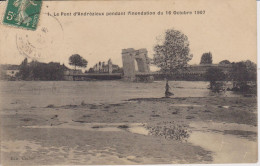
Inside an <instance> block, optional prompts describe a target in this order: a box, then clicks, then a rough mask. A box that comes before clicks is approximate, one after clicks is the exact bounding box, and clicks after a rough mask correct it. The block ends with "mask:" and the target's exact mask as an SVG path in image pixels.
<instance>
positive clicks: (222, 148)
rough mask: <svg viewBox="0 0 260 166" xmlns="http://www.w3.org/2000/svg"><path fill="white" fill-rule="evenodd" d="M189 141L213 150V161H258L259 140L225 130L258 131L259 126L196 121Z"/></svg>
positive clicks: (192, 125)
mask: <svg viewBox="0 0 260 166" xmlns="http://www.w3.org/2000/svg"><path fill="white" fill-rule="evenodd" d="M190 126H191V127H192V128H193V131H192V134H191V135H190V137H189V139H188V142H190V143H192V144H194V145H197V146H200V147H202V148H204V149H205V150H209V151H212V152H213V163H254V162H257V141H252V140H249V139H247V138H243V137H240V136H239V135H232V134H224V133H223V131H233V130H235V131H241V132H242V131H251V132H257V127H254V126H250V125H244V124H236V123H216V122H194V123H192V124H190Z"/></svg>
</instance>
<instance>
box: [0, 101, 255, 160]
mask: <svg viewBox="0 0 260 166" xmlns="http://www.w3.org/2000/svg"><path fill="white" fill-rule="evenodd" d="M212 99H213V100H212ZM256 99H257V98H255V97H248V98H245V97H242V98H239V97H219V98H217V97H197V98H196V97H190V98H156V99H151V98H149V99H148V98H143V99H131V100H129V101H124V102H121V103H117V104H84V103H82V104H80V105H63V106H55V105H52V106H45V107H32V108H24V109H20V110H12V109H6V110H3V111H1V113H2V116H1V117H2V132H4V133H6V134H5V135H4V136H3V140H2V142H3V145H5V147H4V148H3V152H2V155H3V158H2V162H3V163H6V164H18V165H19V164H20V163H21V164H26V165H30V164H32V163H36V162H37V163H40V164H54V163H55V164H171V163H178V164H180V163H186V164H188V163H219V161H221V159H220V158H221V156H219V155H218V154H219V153H217V151H215V150H216V149H214V148H215V147H211V146H209V145H208V144H206V145H204V144H201V143H203V142H205V141H201V138H203V137H201V136H202V135H203V133H208V134H207V135H209V136H211V135H212V139H213V138H216V139H217V138H221V137H223V138H229V140H236V141H237V142H239V143H240V144H241V145H242V144H245V142H246V145H249V147H252V148H251V149H247V150H248V153H250V154H251V155H250V157H247V158H245V159H244V160H243V161H245V162H256V161H257V153H256V152H255V148H254V147H255V144H256V142H255V141H256V140H257V114H256V113H257V109H256V108H257V105H256V104H257V101H256ZM147 133H148V134H147ZM185 133H186V134H185ZM179 138H181V139H180V140H179ZM21 141H22V142H21ZM208 141H210V140H208ZM212 141H214V139H213V140H212ZM216 141H217V140H216ZM23 144H25V145H26V146H27V147H29V149H28V148H26V147H25V151H23V152H19V151H18V152H15V149H13V150H11V149H10V146H11V145H12V146H17V147H20V146H21V147H22V146H24V145H23ZM86 144H87V145H86ZM210 144H212V143H210ZM226 146H227V147H228V146H230V147H233V146H234V145H233V144H232V142H231V143H229V144H228V145H226ZM21 147H20V148H21ZM64 148H65V150H64ZM66 148H67V149H69V150H66ZM129 148H130V149H129ZM8 149H9V151H8ZM33 149H34V150H33ZM175 149H178V151H176V150H175ZM10 150H11V151H10ZM241 150H242V149H241ZM241 150H240V151H241ZM256 150H257V146H256ZM70 153H72V154H73V156H74V157H73V156H71V157H69V155H70ZM222 153H223V154H224V153H225V154H227V155H229V152H228V150H227V152H225V151H222V152H221V154H222ZM53 155H55V156H57V158H59V160H58V159H55V158H53V157H52V156H53ZM237 155H238V156H236V157H237V158H236V160H237V161H240V159H239V158H240V157H241V156H239V155H241V154H237ZM29 156H32V157H31V158H29ZM83 156H85V157H83ZM86 156H88V157H86ZM13 158H17V160H12V159H13ZM23 158H25V159H26V158H29V159H28V160H24V159H23ZM241 158H242V157H241ZM76 159H78V161H76ZM79 159H82V161H80V160H79ZM85 159H86V160H85ZM109 159H112V160H109ZM238 159H239V160H238ZM231 160H232V159H231ZM61 161H63V162H61ZM56 162H58V163H56ZM59 162H60V163H59ZM226 162H227V163H230V162H236V161H235V160H233V161H229V160H228V161H226Z"/></svg>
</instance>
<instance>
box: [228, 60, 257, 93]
mask: <svg viewBox="0 0 260 166" xmlns="http://www.w3.org/2000/svg"><path fill="white" fill-rule="evenodd" d="M256 72H257V66H256V64H255V63H253V62H251V61H249V60H247V61H241V62H237V63H233V64H232V70H231V78H232V80H233V87H234V90H239V91H248V90H250V88H251V87H250V85H249V84H248V83H249V82H250V81H251V82H254V83H255V85H256ZM254 88H256V87H254ZM253 90H254V89H253ZM255 92H256V89H255Z"/></svg>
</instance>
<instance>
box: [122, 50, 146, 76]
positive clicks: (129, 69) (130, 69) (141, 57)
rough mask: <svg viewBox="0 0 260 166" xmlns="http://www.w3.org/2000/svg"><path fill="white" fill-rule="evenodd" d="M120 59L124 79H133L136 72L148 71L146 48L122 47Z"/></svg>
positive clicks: (144, 72) (143, 72)
mask: <svg viewBox="0 0 260 166" xmlns="http://www.w3.org/2000/svg"><path fill="white" fill-rule="evenodd" d="M122 61H123V71H124V79H125V80H128V81H135V80H136V75H137V74H138V73H139V74H146V73H147V74H149V73H150V66H149V58H148V56H147V49H145V48H142V49H139V50H135V49H133V48H127V49H123V50H122ZM135 62H136V63H137V68H138V70H136V65H135Z"/></svg>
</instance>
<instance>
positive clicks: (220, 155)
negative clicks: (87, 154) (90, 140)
mask: <svg viewBox="0 0 260 166" xmlns="http://www.w3.org/2000/svg"><path fill="white" fill-rule="evenodd" d="M24 127H26V128H72V129H79V130H90V131H100V132H109V131H113V132H131V133H133V134H142V135H149V130H148V129H147V128H146V127H145V124H144V123H128V124H125V123H76V122H74V123H71V124H68V123H64V124H61V125H58V126H24ZM190 128H191V129H192V133H191V134H190V137H189V139H188V142H190V143H192V144H194V145H197V146H200V147H202V148H204V149H205V150H209V151H211V152H213V153H212V154H213V163H241V162H247V163H252V162H256V159H257V156H256V155H257V142H256V141H252V140H249V139H246V138H243V137H239V136H238V135H232V134H224V133H223V131H226V130H231V131H232V130H236V131H251V132H256V131H257V128H256V127H254V126H249V125H244V124H236V123H216V122H193V123H191V124H190ZM124 163H125V162H124Z"/></svg>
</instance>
